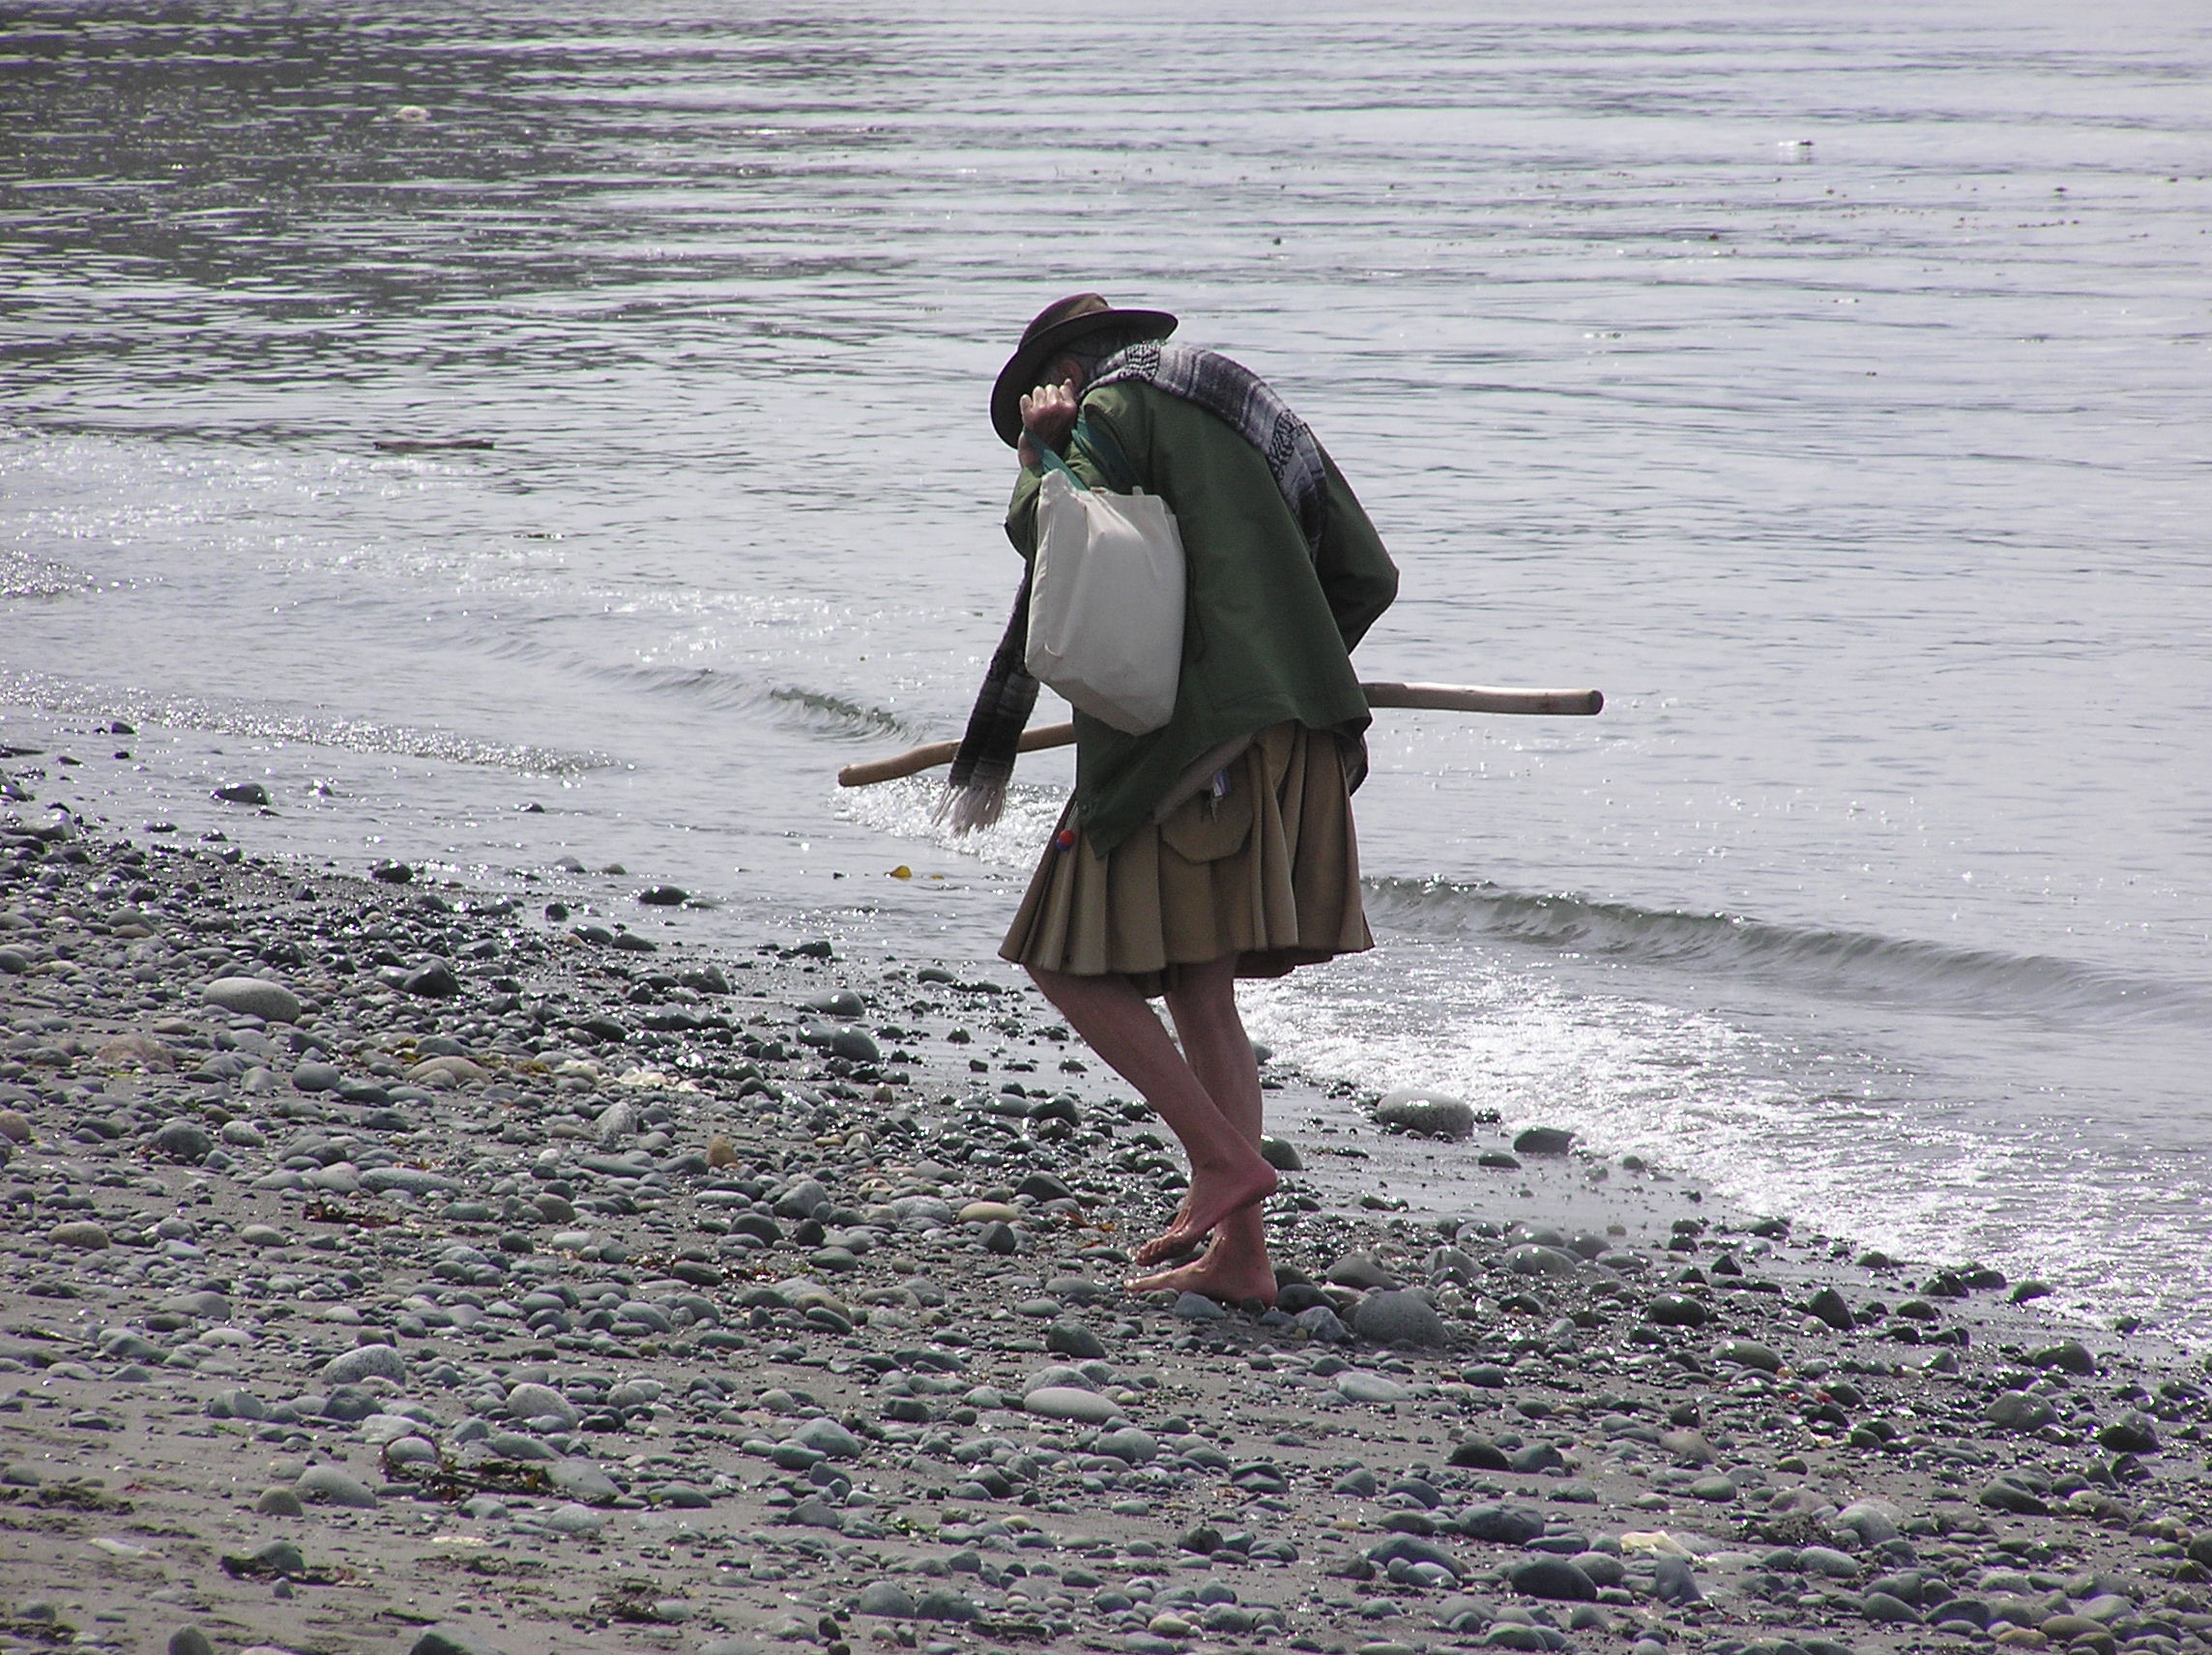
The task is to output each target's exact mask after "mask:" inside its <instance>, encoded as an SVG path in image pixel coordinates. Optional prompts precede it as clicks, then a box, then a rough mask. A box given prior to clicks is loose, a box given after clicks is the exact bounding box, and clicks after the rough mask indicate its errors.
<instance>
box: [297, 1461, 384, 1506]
mask: <svg viewBox="0 0 2212 1655" xmlns="http://www.w3.org/2000/svg"><path fill="white" fill-rule="evenodd" d="M292 1489H293V1492H294V1493H296V1494H297V1495H299V1496H300V1497H301V1498H302V1499H304V1500H307V1501H309V1502H311V1503H313V1504H317V1505H343V1506H353V1507H356V1508H358V1509H360V1510H363V1511H369V1510H373V1509H374V1508H375V1506H376V1503H377V1499H376V1495H375V1494H374V1492H373V1491H371V1490H370V1488H369V1487H368V1485H367V1484H366V1483H364V1482H363V1481H361V1480H360V1479H359V1478H358V1477H352V1476H349V1475H347V1474H346V1473H345V1472H344V1471H341V1470H339V1469H338V1468H337V1467H336V1466H308V1467H307V1468H306V1470H305V1471H303V1472H301V1473H300V1479H299V1481H298V1482H296V1483H294V1484H293V1485H292Z"/></svg>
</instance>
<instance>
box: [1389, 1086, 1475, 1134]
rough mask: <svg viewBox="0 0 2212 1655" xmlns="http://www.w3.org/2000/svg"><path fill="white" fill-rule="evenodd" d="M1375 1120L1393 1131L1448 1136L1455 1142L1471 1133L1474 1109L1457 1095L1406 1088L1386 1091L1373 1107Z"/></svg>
mask: <svg viewBox="0 0 2212 1655" xmlns="http://www.w3.org/2000/svg"><path fill="white" fill-rule="evenodd" d="M1375 1120H1376V1123H1377V1124H1378V1125H1381V1126H1385V1127H1388V1128H1389V1129H1390V1130H1391V1131H1394V1132H1412V1133H1418V1134H1420V1135H1421V1136H1423V1137H1430V1138H1449V1139H1452V1140H1453V1141H1455V1142H1457V1141H1458V1140H1460V1139H1463V1138H1467V1137H1470V1136H1471V1135H1472V1134H1473V1132H1474V1111H1473V1110H1472V1109H1470V1108H1469V1107H1468V1105H1467V1104H1465V1103H1463V1102H1461V1101H1460V1100H1459V1099H1458V1098H1456V1097H1447V1096H1446V1095H1444V1094H1443V1093H1442V1092H1435V1091H1421V1090H1417V1089H1405V1090H1399V1091H1393V1092H1388V1093H1385V1094H1384V1095H1383V1101H1382V1102H1381V1103H1378V1104H1377V1105H1376V1106H1375Z"/></svg>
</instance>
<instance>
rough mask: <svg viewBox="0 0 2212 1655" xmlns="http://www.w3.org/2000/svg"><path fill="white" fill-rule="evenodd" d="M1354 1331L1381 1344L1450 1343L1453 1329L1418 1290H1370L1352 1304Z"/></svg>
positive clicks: (1431, 1344) (1437, 1344)
mask: <svg viewBox="0 0 2212 1655" xmlns="http://www.w3.org/2000/svg"><path fill="white" fill-rule="evenodd" d="M1352 1330H1353V1332H1354V1333H1356V1334H1358V1335H1359V1337H1360V1338H1362V1339H1368V1340H1372V1341H1373V1342H1374V1343H1376V1344H1378V1345H1420V1346H1427V1347H1430V1348H1432V1349H1433V1348H1435V1347H1437V1346H1441V1345H1448V1344H1450V1343H1451V1329H1450V1328H1448V1327H1446V1326H1445V1325H1444V1319H1443V1318H1442V1317H1441V1316H1439V1315H1438V1314H1437V1313H1436V1310H1435V1309H1434V1307H1432V1306H1431V1305H1430V1303H1429V1302H1428V1300H1426V1299H1424V1298H1423V1297H1421V1295H1420V1294H1419V1293H1416V1292H1371V1293H1369V1294H1368V1295H1367V1296H1366V1297H1365V1298H1363V1299H1361V1300H1360V1301H1359V1303H1358V1304H1356V1305H1355V1306H1353V1311H1352Z"/></svg>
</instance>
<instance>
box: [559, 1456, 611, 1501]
mask: <svg viewBox="0 0 2212 1655" xmlns="http://www.w3.org/2000/svg"><path fill="white" fill-rule="evenodd" d="M547 1475H548V1476H550V1477H551V1478H552V1481H553V1486H554V1487H555V1488H556V1489H559V1490H560V1491H561V1492H562V1493H563V1494H565V1495H568V1496H569V1497H570V1498H571V1499H578V1500H584V1501H587V1502H588V1503H590V1504H593V1505H607V1504H610V1503H612V1502H613V1501H615V1500H618V1499H620V1498H621V1497H622V1490H621V1489H620V1488H618V1487H616V1485H615V1480H614V1478H612V1477H610V1476H608V1475H607V1474H606V1472H604V1471H602V1470H600V1469H599V1468H598V1466H595V1465H593V1464H592V1463H591V1461H589V1460H556V1461H554V1462H553V1466H552V1469H551V1470H550V1471H549V1472H548V1473H547Z"/></svg>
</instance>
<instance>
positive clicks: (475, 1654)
mask: <svg viewBox="0 0 2212 1655" xmlns="http://www.w3.org/2000/svg"><path fill="white" fill-rule="evenodd" d="M407 1655H501V1651H500V1650H499V1648H498V1647H497V1646H496V1645H494V1644H490V1643H486V1642H485V1641H484V1640H482V1639H480V1638H479V1637H478V1636H477V1635H476V1634H475V1633H474V1632H468V1631H463V1630H462V1629H461V1628H460V1627H457V1626H433V1627H431V1628H429V1629H428V1630H427V1631H425V1632H424V1633H423V1634H422V1637H420V1638H418V1639H416V1640H415V1641H414V1642H413V1643H410V1644H409V1645H408V1646H407Z"/></svg>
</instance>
